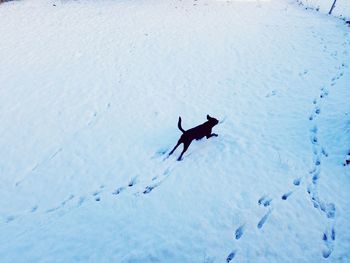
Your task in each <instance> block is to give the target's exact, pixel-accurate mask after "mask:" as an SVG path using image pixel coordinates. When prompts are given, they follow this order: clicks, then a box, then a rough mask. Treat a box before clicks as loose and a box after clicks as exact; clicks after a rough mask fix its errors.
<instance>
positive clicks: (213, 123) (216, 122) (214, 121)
mask: <svg viewBox="0 0 350 263" xmlns="http://www.w3.org/2000/svg"><path fill="white" fill-rule="evenodd" d="M207 120H208V122H209V123H210V124H211V126H212V127H214V126H215V125H216V124H218V123H219V121H218V120H217V119H215V118H213V117H210V116H209V114H208V115H207Z"/></svg>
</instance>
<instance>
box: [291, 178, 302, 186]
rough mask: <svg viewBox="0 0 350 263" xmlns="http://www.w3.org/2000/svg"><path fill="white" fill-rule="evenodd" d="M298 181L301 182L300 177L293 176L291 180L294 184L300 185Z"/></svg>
mask: <svg viewBox="0 0 350 263" xmlns="http://www.w3.org/2000/svg"><path fill="white" fill-rule="evenodd" d="M300 183H301V178H300V177H299V178H295V179H294V180H293V184H294V185H297V186H298V185H300Z"/></svg>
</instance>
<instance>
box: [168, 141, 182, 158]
mask: <svg viewBox="0 0 350 263" xmlns="http://www.w3.org/2000/svg"><path fill="white" fill-rule="evenodd" d="M180 144H181V141H180V140H179V141H178V142H177V144H176V145H175V147H174V149H172V150H171V152H170V153H169V156H170V155H172V154H173V152H174V151H175V150H176V148H177V147H178V146H179V145H180Z"/></svg>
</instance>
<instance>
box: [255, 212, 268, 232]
mask: <svg viewBox="0 0 350 263" xmlns="http://www.w3.org/2000/svg"><path fill="white" fill-rule="evenodd" d="M270 214H271V210H269V211H268V212H267V213H266V214H265V215H264V216H263V217H262V218H261V219H260V220H259V222H258V224H257V227H258V228H259V229H261V228H262V227H263V226H264V225H265V223H266V220H267V219H268V218H269V216H270Z"/></svg>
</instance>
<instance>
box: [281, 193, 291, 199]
mask: <svg viewBox="0 0 350 263" xmlns="http://www.w3.org/2000/svg"><path fill="white" fill-rule="evenodd" d="M292 193H293V192H292V191H290V192H287V193H285V194H284V195H282V197H281V198H282V200H287V199H288V197H289V196H290V195H291V194H292Z"/></svg>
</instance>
